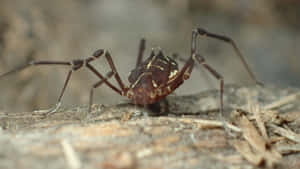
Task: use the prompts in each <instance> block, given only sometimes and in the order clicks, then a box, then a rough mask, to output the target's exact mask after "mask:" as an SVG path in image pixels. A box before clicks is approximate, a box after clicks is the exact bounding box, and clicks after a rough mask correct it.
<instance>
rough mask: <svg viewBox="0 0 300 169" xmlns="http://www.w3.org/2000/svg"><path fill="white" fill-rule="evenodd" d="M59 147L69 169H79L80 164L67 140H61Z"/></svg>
mask: <svg viewBox="0 0 300 169" xmlns="http://www.w3.org/2000/svg"><path fill="white" fill-rule="evenodd" d="M61 145H62V147H63V152H64V154H65V158H66V160H67V162H68V165H69V167H70V169H79V168H81V166H82V165H81V162H80V160H79V158H78V156H77V154H76V152H75V151H74V149H73V147H72V146H71V144H70V143H69V142H68V141H67V140H62V141H61Z"/></svg>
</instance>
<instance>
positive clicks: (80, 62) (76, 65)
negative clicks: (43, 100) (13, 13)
mask: <svg viewBox="0 0 300 169" xmlns="http://www.w3.org/2000/svg"><path fill="white" fill-rule="evenodd" d="M103 54H104V50H103V49H99V50H97V51H96V52H94V54H93V55H92V56H90V57H87V58H85V59H77V60H72V61H69V62H67V61H32V62H30V63H27V64H24V65H21V66H19V67H17V68H16V69H14V70H11V71H9V72H7V73H4V74H2V75H0V78H4V77H6V76H9V75H11V74H13V73H16V72H20V71H22V70H24V69H26V68H29V67H31V66H40V65H48V66H49V65H62V66H70V67H71V70H70V71H69V72H68V75H67V78H66V80H65V82H64V86H63V88H62V90H61V92H60V95H59V98H58V101H57V103H56V105H55V106H54V107H53V108H50V109H48V110H37V111H35V112H40V113H43V114H45V115H50V114H52V113H55V112H56V111H57V110H58V109H59V107H60V105H61V99H62V97H63V95H64V92H65V89H66V87H67V85H68V83H69V80H70V78H71V75H72V73H73V72H74V71H77V70H79V69H80V68H82V67H83V66H86V67H87V68H88V69H89V70H90V71H92V72H93V73H94V74H96V75H97V76H98V77H99V78H100V79H101V80H102V83H105V84H106V85H107V86H109V87H110V88H111V89H112V90H114V91H115V92H117V93H119V94H120V95H122V93H123V91H124V90H123V89H125V86H124V85H123V83H122V81H121V79H120V77H119V76H118V74H117V73H115V72H116V69H115V67H114V65H113V62H112V59H111V57H109V56H107V54H108V55H109V53H108V52H106V58H108V62H109V64H110V66H111V67H112V69H113V74H117V75H115V77H116V79H117V81H118V82H119V84H120V86H122V87H121V88H122V91H121V90H120V89H118V88H117V87H115V86H114V85H113V84H111V83H110V82H109V81H107V79H108V78H105V77H104V76H103V75H102V74H101V73H99V72H98V71H97V70H96V69H95V68H94V67H93V66H92V65H91V64H90V62H92V61H94V60H95V59H98V58H100V56H102V55H103Z"/></svg>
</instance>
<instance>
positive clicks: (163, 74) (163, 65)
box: [0, 28, 259, 115]
mask: <svg viewBox="0 0 300 169" xmlns="http://www.w3.org/2000/svg"><path fill="white" fill-rule="evenodd" d="M198 36H204V37H209V38H214V39H218V40H221V41H224V42H226V43H229V44H230V45H232V47H233V49H234V51H235V52H236V54H237V55H238V56H239V57H240V59H241V61H242V63H243V65H244V66H245V68H246V70H247V71H248V73H249V75H250V77H251V78H252V79H253V80H254V81H255V82H256V83H259V82H258V81H257V80H256V78H255V76H254V74H253V73H252V72H251V71H250V68H249V67H248V64H247V63H246V61H245V59H244V57H243V56H242V54H241V52H240V51H239V49H238V48H237V46H236V44H235V43H234V41H233V40H232V39H231V38H229V37H226V36H223V35H218V34H214V33H210V32H208V31H206V30H204V29H202V28H196V29H193V31H192V43H191V54H190V56H189V58H188V59H187V60H186V63H185V64H184V65H183V67H182V68H181V69H179V68H178V65H177V63H176V61H175V60H174V59H172V58H171V57H168V56H165V55H164V54H163V53H162V51H161V50H159V52H158V53H157V54H156V53H155V52H154V51H153V50H152V52H151V54H150V56H149V57H148V58H147V59H146V60H145V61H143V54H144V50H145V40H144V39H142V40H141V42H140V46H139V51H138V58H137V62H136V67H135V68H134V69H133V70H132V71H131V73H130V75H129V77H128V81H129V83H130V84H129V85H128V86H126V85H125V84H124V83H123V81H122V80H121V78H120V76H119V73H118V71H117V69H116V66H115V64H114V62H113V59H112V57H111V55H110V53H109V52H108V51H106V50H103V49H99V50H97V51H95V52H94V53H93V54H92V56H90V57H87V58H85V59H76V60H73V61H32V62H30V63H28V64H25V65H23V66H21V67H19V68H17V69H14V70H12V71H9V72H7V73H4V74H3V75H1V76H0V78H1V77H4V76H6V75H9V74H11V73H14V72H18V71H21V70H23V69H25V68H27V67H30V66H38V65H61V66H69V67H70V70H69V73H68V74H67V78H66V80H65V82H64V86H63V88H62V91H61V93H60V96H59V98H58V101H57V104H56V106H55V107H53V108H52V109H49V110H43V111H42V112H45V114H47V115H48V114H51V113H54V112H56V111H57V109H58V108H59V107H60V105H61V99H62V96H63V94H64V92H65V89H66V87H67V85H68V82H69V80H70V77H71V75H72V73H73V72H75V71H77V70H79V69H80V68H82V67H86V68H87V69H88V70H90V71H91V72H92V73H94V74H95V75H96V76H97V77H98V78H99V79H100V80H99V81H98V82H96V83H95V84H93V85H91V89H90V99H89V100H90V101H89V109H88V112H90V111H91V105H92V102H93V93H94V89H95V88H98V87H99V86H101V85H102V84H106V85H107V86H108V87H110V88H111V89H112V90H113V91H115V92H116V93H118V94H120V95H122V96H127V97H128V98H129V99H131V100H132V102H133V103H134V104H138V105H148V104H153V103H156V102H158V101H160V100H161V99H163V98H165V97H166V96H167V95H169V94H170V93H172V92H173V91H174V90H176V89H177V88H178V87H179V86H180V85H181V84H183V82H184V80H187V79H188V78H189V77H190V74H191V72H192V70H193V67H194V64H195V63H198V64H201V65H202V66H203V67H204V68H205V69H206V70H207V71H208V72H209V73H211V74H212V75H213V76H214V77H215V78H216V79H217V80H219V82H220V111H221V113H222V111H223V85H224V81H223V77H222V76H221V75H220V74H219V73H218V72H217V71H215V70H214V69H213V68H212V67H211V66H209V65H208V64H207V63H206V62H205V59H204V57H203V56H201V55H200V54H199V53H198V51H197V37H198ZM100 57H105V59H106V61H107V62H108V64H109V66H110V68H111V71H109V72H108V73H107V74H106V75H105V76H104V75H102V73H100V72H99V71H98V70H97V69H96V68H95V67H94V66H93V65H91V62H92V61H94V60H96V59H99V58H100ZM112 77H114V78H115V80H116V81H117V85H114V84H112V83H111V82H110V81H109V80H110V78H112Z"/></svg>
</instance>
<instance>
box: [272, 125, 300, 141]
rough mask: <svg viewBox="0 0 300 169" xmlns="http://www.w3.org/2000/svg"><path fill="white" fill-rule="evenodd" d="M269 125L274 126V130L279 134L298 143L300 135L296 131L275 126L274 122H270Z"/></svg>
mask: <svg viewBox="0 0 300 169" xmlns="http://www.w3.org/2000/svg"><path fill="white" fill-rule="evenodd" d="M270 126H271V127H272V128H274V132H275V133H277V134H279V135H281V136H284V137H286V138H288V139H290V140H292V141H295V142H297V143H300V135H299V134H297V133H294V132H293V131H291V130H287V129H285V128H282V127H279V126H276V125H274V124H270Z"/></svg>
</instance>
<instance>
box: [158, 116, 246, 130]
mask: <svg viewBox="0 0 300 169" xmlns="http://www.w3.org/2000/svg"><path fill="white" fill-rule="evenodd" d="M160 119H162V120H170V121H179V122H184V123H197V124H199V125H200V126H201V128H218V127H222V128H224V123H223V122H222V121H216V120H205V119H194V118H187V117H184V118H175V117H160ZM225 125H227V128H229V129H231V130H232V131H235V132H241V131H242V130H241V129H240V128H238V127H237V126H234V125H232V124H230V123H227V122H225Z"/></svg>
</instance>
